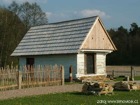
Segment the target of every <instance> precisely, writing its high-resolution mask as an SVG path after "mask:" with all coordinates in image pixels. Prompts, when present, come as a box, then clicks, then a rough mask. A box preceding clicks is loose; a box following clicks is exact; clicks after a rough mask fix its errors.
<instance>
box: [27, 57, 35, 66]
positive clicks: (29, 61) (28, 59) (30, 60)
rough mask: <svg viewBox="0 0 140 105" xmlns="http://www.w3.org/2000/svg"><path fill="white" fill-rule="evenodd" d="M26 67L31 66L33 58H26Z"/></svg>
mask: <svg viewBox="0 0 140 105" xmlns="http://www.w3.org/2000/svg"><path fill="white" fill-rule="evenodd" d="M26 65H29V66H33V65H34V58H26Z"/></svg>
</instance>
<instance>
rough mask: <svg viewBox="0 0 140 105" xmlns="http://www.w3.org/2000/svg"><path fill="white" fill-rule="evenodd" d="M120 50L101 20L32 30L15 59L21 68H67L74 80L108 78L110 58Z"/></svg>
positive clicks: (81, 20) (24, 38) (92, 18)
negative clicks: (71, 68) (108, 61)
mask: <svg viewBox="0 0 140 105" xmlns="http://www.w3.org/2000/svg"><path fill="white" fill-rule="evenodd" d="M114 50H116V47H115V45H114V43H113V42H112V40H111V38H110V36H109V35H108V33H107V31H106V30H105V28H104V26H103V24H102V21H101V19H100V18H99V17H98V16H94V17H88V18H82V19H76V20H69V21H63V22H57V23H51V24H47V25H41V26H35V27H31V28H30V30H29V31H28V32H27V33H26V35H25V36H24V37H23V39H22V40H21V42H20V43H19V45H18V46H17V48H16V49H15V50H14V52H13V53H12V56H17V57H19V65H20V66H23V65H26V64H29V65H46V64H48V65H50V64H51V65H54V64H58V65H59V64H61V65H64V69H65V78H69V67H70V65H72V67H73V77H74V78H75V77H80V76H84V75H93V76H94V75H106V55H107V54H108V53H111V52H112V51H114Z"/></svg>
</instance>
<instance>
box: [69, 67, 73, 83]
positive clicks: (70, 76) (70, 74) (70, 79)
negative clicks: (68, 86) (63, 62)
mask: <svg viewBox="0 0 140 105" xmlns="http://www.w3.org/2000/svg"><path fill="white" fill-rule="evenodd" d="M72 80H73V78H72V65H70V67H69V81H70V82H72Z"/></svg>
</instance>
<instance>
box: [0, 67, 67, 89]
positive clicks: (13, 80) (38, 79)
mask: <svg viewBox="0 0 140 105" xmlns="http://www.w3.org/2000/svg"><path fill="white" fill-rule="evenodd" d="M19 68H20V71H19V70H18V66H16V67H14V66H13V65H12V66H11V67H10V66H9V65H8V66H6V67H5V68H0V90H7V89H16V88H17V89H21V88H25V87H27V88H29V87H35V86H47V85H58V84H59V85H60V84H64V67H62V66H61V67H60V66H58V65H54V66H52V65H44V66H42V65H38V66H36V67H33V66H29V65H28V66H23V67H21V66H20V67H19ZM62 69H63V70H62ZM62 76H63V77H62Z"/></svg>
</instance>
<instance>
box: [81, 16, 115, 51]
mask: <svg viewBox="0 0 140 105" xmlns="http://www.w3.org/2000/svg"><path fill="white" fill-rule="evenodd" d="M80 50H112V51H113V50H117V48H116V47H115V45H114V43H113V41H112V40H111V38H110V36H109V34H108V33H107V31H106V29H105V28H104V26H103V24H102V22H101V20H100V18H99V17H98V18H97V19H96V21H95V22H94V24H93V26H92V27H91V29H90V31H89V33H88V34H87V36H86V38H85V40H84V41H83V43H82V45H81V47H80Z"/></svg>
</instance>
